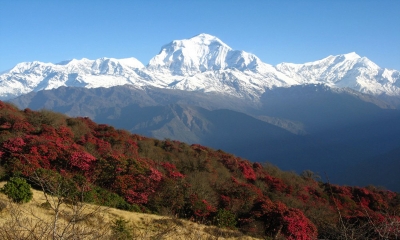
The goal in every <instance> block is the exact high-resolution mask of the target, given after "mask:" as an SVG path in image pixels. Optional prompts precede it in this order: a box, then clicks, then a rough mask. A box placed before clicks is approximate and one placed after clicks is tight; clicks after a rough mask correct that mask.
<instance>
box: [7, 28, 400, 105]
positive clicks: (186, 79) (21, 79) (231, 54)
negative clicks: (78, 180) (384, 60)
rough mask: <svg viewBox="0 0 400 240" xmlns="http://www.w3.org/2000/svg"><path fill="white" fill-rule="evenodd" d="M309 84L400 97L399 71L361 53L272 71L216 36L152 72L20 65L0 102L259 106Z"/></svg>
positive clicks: (121, 62)
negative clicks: (58, 96) (166, 100)
mask: <svg viewBox="0 0 400 240" xmlns="http://www.w3.org/2000/svg"><path fill="white" fill-rule="evenodd" d="M304 84H326V85H328V86H330V87H336V88H345V87H348V88H351V89H354V90H356V91H359V92H362V93H367V94H372V95H375V96H378V97H379V96H381V95H384V96H395V97H399V96H400V72H399V71H397V70H391V69H386V68H381V67H379V66H377V65H376V64H375V63H373V62H372V61H370V60H369V59H368V58H366V57H361V56H359V55H357V54H356V53H349V54H342V55H337V56H328V57H326V58H324V59H321V60H318V61H314V62H308V63H304V64H293V63H280V64H278V65H276V66H272V65H270V64H267V63H264V62H262V61H261V60H260V59H259V58H258V57H257V56H256V55H254V54H251V53H247V52H245V51H240V50H233V49H232V48H231V47H229V46H228V45H227V44H225V43H224V42H222V41H221V40H220V39H218V38H217V37H215V36H211V35H209V34H199V35H196V36H194V37H192V38H189V39H183V40H174V41H172V42H170V43H168V44H165V45H164V46H163V47H162V48H161V50H160V52H159V54H157V55H156V56H154V57H153V58H152V59H151V60H150V61H149V63H148V64H147V65H146V66H145V65H144V64H143V63H141V62H140V61H139V60H137V59H136V58H134V57H132V58H124V59H115V58H99V59H96V60H89V59H86V58H83V59H81V60H76V59H72V60H69V61H63V62H60V63H57V64H53V63H42V62H39V61H34V62H23V63H19V64H17V65H16V66H15V67H14V68H12V69H11V70H9V71H6V72H4V73H2V74H1V75H0V87H1V88H0V99H1V100H9V99H12V98H15V97H18V96H21V95H23V94H27V93H29V92H32V91H35V92H37V91H40V90H47V89H54V88H58V87H61V86H72V87H84V88H98V87H112V86H119V85H132V86H135V87H138V88H143V87H148V86H151V87H158V88H165V89H179V90H184V91H200V92H213V93H218V94H221V95H229V96H234V97H238V98H243V99H248V100H251V101H258V100H259V98H260V96H261V95H262V94H263V93H264V92H265V91H266V90H267V89H272V88H276V87H290V86H294V85H304Z"/></svg>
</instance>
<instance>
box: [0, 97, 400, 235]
mask: <svg viewBox="0 0 400 240" xmlns="http://www.w3.org/2000/svg"><path fill="white" fill-rule="evenodd" d="M0 157H1V160H0V179H1V180H8V179H10V178H11V177H15V176H18V177H23V178H26V179H27V180H28V181H30V182H31V184H32V185H33V186H36V187H38V188H40V186H39V185H40V184H38V183H40V182H42V183H46V184H49V186H51V184H50V183H52V182H54V186H56V185H57V184H56V183H57V181H58V182H60V181H62V184H63V186H65V188H66V189H69V192H68V196H69V197H70V198H74V197H76V199H78V200H79V201H82V200H83V201H85V202H90V203H96V204H101V205H105V206H111V207H116V208H120V209H124V210H130V211H141V212H148V213H157V214H161V215H170V216H176V217H179V218H186V219H191V220H193V221H196V222H200V223H204V224H212V225H216V226H219V227H224V228H232V229H239V230H240V231H242V232H244V233H245V234H248V235H251V236H256V237H271V238H280V237H282V238H286V239H316V238H323V239H356V238H358V239H367V238H370V239H395V238H398V237H400V195H399V194H398V193H394V192H391V191H386V190H382V189H378V188H376V187H372V186H371V187H366V188H359V187H348V186H337V185H333V184H329V183H326V182H322V181H321V179H320V178H319V177H318V176H317V175H315V174H314V173H312V172H310V171H305V172H304V173H302V174H301V175H297V174H295V173H292V172H283V171H280V170H279V169H278V168H277V167H275V166H272V165H268V164H264V165H262V164H259V163H251V162H249V161H247V160H245V159H241V158H238V157H235V156H233V155H231V154H229V153H225V152H223V151H221V150H217V151H215V150H213V149H210V148H207V147H204V146H200V145H196V144H194V145H187V144H185V143H181V142H178V141H172V140H164V141H160V140H156V139H151V138H146V137H142V136H138V135H135V134H131V133H129V132H127V131H124V130H118V129H115V128H113V127H112V126H108V125H104V124H96V123H94V122H93V121H91V120H90V119H88V118H69V117H67V116H65V115H62V114H59V113H55V112H51V111H47V110H42V111H31V110H29V109H25V110H19V109H17V108H16V107H14V106H12V105H10V104H6V103H3V102H0ZM32 179H35V180H36V181H32ZM38 179H41V181H38ZM43 179H45V181H43ZM57 186H60V185H57ZM350 236H352V238H350Z"/></svg>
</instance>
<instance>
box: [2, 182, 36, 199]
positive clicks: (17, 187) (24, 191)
mask: <svg viewBox="0 0 400 240" xmlns="http://www.w3.org/2000/svg"><path fill="white" fill-rule="evenodd" d="M1 191H2V192H3V193H4V194H5V195H7V197H8V198H10V199H11V200H12V201H13V202H16V203H27V202H29V201H30V200H32V197H33V193H32V190H31V185H29V183H27V182H26V180H25V179H23V178H20V177H12V178H10V180H9V181H8V182H7V183H6V184H5V185H4V187H3V188H2V189H1Z"/></svg>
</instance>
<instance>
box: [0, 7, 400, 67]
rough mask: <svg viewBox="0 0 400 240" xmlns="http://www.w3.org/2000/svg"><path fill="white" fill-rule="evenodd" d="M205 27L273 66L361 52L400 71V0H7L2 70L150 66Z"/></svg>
mask: <svg viewBox="0 0 400 240" xmlns="http://www.w3.org/2000/svg"><path fill="white" fill-rule="evenodd" d="M199 33H208V34H211V35H214V36H217V37H218V38H220V39H221V40H222V41H223V42H225V43H226V44H227V45H229V46H230V47H232V48H233V49H236V50H244V51H247V52H251V53H253V54H255V55H257V56H258V57H259V58H260V59H261V60H262V61H264V62H266V63H269V64H272V65H275V64H278V63H281V62H293V63H304V62H309V61H315V60H319V59H321V58H324V57H327V56H329V55H338V54H344V53H349V52H356V53H358V54H359V55H360V56H366V57H368V58H369V59H370V60H372V61H373V62H375V63H376V64H378V65H379V66H381V67H385V68H392V69H396V70H400V1H399V0H375V1H372V0H358V1H357V0H319V1H317V0H313V1H311V0H301V1H300V0H279V1H278V0H274V1H272V0H271V1H269V0H246V1H245V0H242V1H237V0H226V1H224V0H209V1H206V0H197V1H194V0H193V1H192V0H174V1H172V0H158V1H154V0H141V1H135V0H130V1H123V0H119V1H117V0H107V1H106V0H91V1H90V0H51V1H50V0H36V1H34V0H26V1H23V0H2V1H0V72H1V71H4V70H7V69H9V68H12V67H13V66H14V65H15V64H17V63H19V62H26V61H34V60H37V61H42V62H53V63H57V62H61V61H63V60H69V59H72V58H76V59H81V58H84V57H85V58H89V59H96V58H100V57H113V58H125V57H135V58H137V59H138V60H139V61H141V62H142V63H143V64H147V63H148V61H149V60H150V59H151V58H152V57H153V56H155V55H156V54H158V52H159V51H160V49H161V47H162V46H163V45H164V44H167V43H169V42H171V41H172V40H177V39H184V38H190V37H192V36H194V35H197V34H199Z"/></svg>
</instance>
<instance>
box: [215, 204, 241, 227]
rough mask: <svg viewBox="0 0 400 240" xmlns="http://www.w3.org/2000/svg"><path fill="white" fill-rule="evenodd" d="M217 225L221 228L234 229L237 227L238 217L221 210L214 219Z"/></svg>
mask: <svg viewBox="0 0 400 240" xmlns="http://www.w3.org/2000/svg"><path fill="white" fill-rule="evenodd" d="M214 222H215V225H217V226H218V227H220V228H230V229H234V228H235V227H236V223H237V222H236V216H235V214H234V213H232V212H231V211H229V210H225V209H223V208H220V209H219V210H218V212H217V214H216V215H215V217H214Z"/></svg>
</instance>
